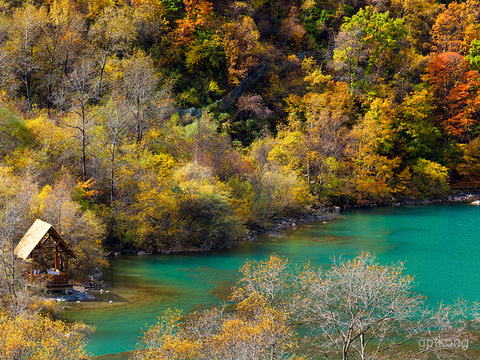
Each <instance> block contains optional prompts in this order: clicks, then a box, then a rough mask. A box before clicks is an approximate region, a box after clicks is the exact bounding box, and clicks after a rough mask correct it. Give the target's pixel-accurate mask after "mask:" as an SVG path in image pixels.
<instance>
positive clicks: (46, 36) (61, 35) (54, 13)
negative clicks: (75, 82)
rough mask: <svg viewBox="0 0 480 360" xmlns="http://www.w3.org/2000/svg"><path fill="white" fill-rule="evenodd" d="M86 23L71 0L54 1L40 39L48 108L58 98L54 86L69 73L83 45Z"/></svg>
mask: <svg viewBox="0 0 480 360" xmlns="http://www.w3.org/2000/svg"><path fill="white" fill-rule="evenodd" d="M84 27H85V24H84V20H83V19H82V18H81V17H80V15H79V14H78V13H77V12H76V11H75V10H74V9H73V8H72V6H71V5H70V4H69V3H60V4H59V3H57V2H54V3H53V4H52V6H51V8H50V12H49V14H48V22H47V24H46V26H45V27H44V31H43V34H42V37H41V40H40V48H41V51H40V54H41V56H42V62H43V64H44V65H43V67H44V69H45V73H44V76H43V78H42V79H43V82H44V86H46V88H47V94H46V102H47V108H48V109H50V107H51V106H52V104H53V102H54V95H53V93H54V87H55V86H58V85H59V83H61V80H62V78H63V77H64V76H66V75H67V71H68V69H69V64H70V62H71V61H73V59H72V58H74V57H75V53H76V51H75V48H76V47H78V46H79V45H78V43H79V39H81V38H82V32H83V31H84Z"/></svg>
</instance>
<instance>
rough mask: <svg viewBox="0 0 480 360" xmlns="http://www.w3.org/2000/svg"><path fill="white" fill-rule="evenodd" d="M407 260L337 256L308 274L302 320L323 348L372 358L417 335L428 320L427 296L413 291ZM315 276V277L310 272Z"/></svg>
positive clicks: (348, 356) (341, 354) (342, 356)
mask: <svg viewBox="0 0 480 360" xmlns="http://www.w3.org/2000/svg"><path fill="white" fill-rule="evenodd" d="M403 270H404V265H403V264H402V263H398V264H394V265H389V266H386V265H380V264H379V263H378V261H377V260H376V258H375V257H374V256H373V255H371V254H369V253H366V252H363V253H362V254H361V255H359V256H357V257H356V258H355V259H353V260H348V261H345V260H342V259H335V260H334V263H333V266H332V267H331V268H330V269H329V270H326V271H321V270H318V271H317V272H316V273H315V274H313V273H312V272H311V271H308V272H306V273H305V275H302V276H304V277H305V278H304V281H305V282H306V283H308V285H307V286H308V291H307V292H306V293H305V298H306V306H305V307H304V309H305V310H303V322H304V323H305V324H308V326H309V327H311V328H312V329H314V330H315V331H317V332H318V333H319V335H318V338H319V342H318V343H319V344H320V346H319V352H320V353H321V354H322V355H324V356H331V355H332V354H335V355H336V356H338V357H339V358H340V359H343V360H348V359H355V358H360V359H362V360H364V359H367V358H369V359H371V358H375V357H378V356H379V355H382V354H385V353H386V352H388V351H390V350H391V349H393V348H395V347H397V346H399V345H401V344H403V343H405V342H406V341H408V340H410V339H412V338H413V337H414V336H415V335H417V334H419V333H420V332H421V331H422V330H423V329H424V326H425V324H426V323H427V319H428V311H427V310H426V307H425V305H424V298H423V297H422V296H419V295H416V294H415V293H413V292H412V286H413V278H411V277H409V276H408V275H403V273H402V272H403ZM312 276H313V277H312Z"/></svg>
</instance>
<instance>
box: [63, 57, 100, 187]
mask: <svg viewBox="0 0 480 360" xmlns="http://www.w3.org/2000/svg"><path fill="white" fill-rule="evenodd" d="M95 95H96V88H95V76H94V64H93V62H92V61H89V60H84V61H82V62H80V63H78V64H77V66H76V67H75V68H74V70H73V71H72V73H71V74H70V75H69V76H68V78H66V79H65V82H64V84H63V87H62V88H61V90H60V92H59V93H58V94H57V97H56V101H57V103H58V104H59V105H60V106H61V107H62V108H63V109H64V110H69V111H70V112H71V113H73V114H74V116H72V117H70V118H69V119H68V120H69V121H67V122H65V125H66V126H68V127H70V128H72V129H74V130H75V132H76V138H77V139H78V141H79V143H80V147H81V153H82V155H81V163H82V177H83V180H84V181H86V180H87V146H88V137H89V131H90V128H91V125H92V123H93V119H94V117H95V113H94V111H93V110H92V109H91V107H90V103H91V101H92V100H93V99H95Z"/></svg>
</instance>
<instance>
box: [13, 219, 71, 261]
mask: <svg viewBox="0 0 480 360" xmlns="http://www.w3.org/2000/svg"><path fill="white" fill-rule="evenodd" d="M47 234H48V235H49V236H46V235H47ZM49 237H50V238H51V239H53V240H54V241H55V243H56V244H57V245H58V247H59V248H60V249H61V250H62V251H63V252H65V253H67V254H68V255H70V256H71V257H74V258H76V256H75V253H74V252H73V251H72V250H71V249H70V248H69V247H68V245H67V243H66V242H65V241H64V240H63V239H62V237H61V236H60V235H59V234H58V233H57V231H56V230H55V228H54V227H53V226H52V225H51V224H49V223H47V222H45V221H42V220H40V219H37V220H35V222H34V223H33V225H32V226H30V229H28V231H27V232H26V233H25V235H24V236H23V238H22V240H20V242H19V243H18V245H17V247H16V248H15V251H14V254H15V255H16V256H17V257H19V258H21V259H23V260H25V259H27V258H28V257H29V256H30V254H31V253H32V251H33V250H34V249H35V248H36V247H37V246H38V245H39V244H40V246H43V244H44V243H45V242H46V241H47V240H48V238H49Z"/></svg>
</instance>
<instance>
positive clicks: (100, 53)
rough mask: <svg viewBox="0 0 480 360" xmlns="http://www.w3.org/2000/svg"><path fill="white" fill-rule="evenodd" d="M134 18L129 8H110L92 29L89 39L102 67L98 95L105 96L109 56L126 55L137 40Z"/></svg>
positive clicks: (106, 9)
mask: <svg viewBox="0 0 480 360" xmlns="http://www.w3.org/2000/svg"><path fill="white" fill-rule="evenodd" d="M135 34H136V31H135V27H134V23H133V17H132V16H131V14H129V8H128V7H119V8H116V7H108V8H105V10H104V11H103V13H102V15H101V16H99V17H98V18H97V20H96V21H95V23H94V24H93V26H91V27H90V31H89V34H88V35H89V38H90V39H91V42H92V44H93V45H95V51H96V58H97V59H98V64H99V67H100V73H99V77H98V78H97V86H96V90H97V95H98V96H99V97H100V96H101V95H102V94H103V90H104V84H103V81H104V79H105V67H106V65H107V60H108V57H109V56H112V55H114V54H121V55H124V52H125V51H126V50H127V49H128V48H129V45H130V43H131V42H132V41H133V40H134V39H135Z"/></svg>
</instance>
